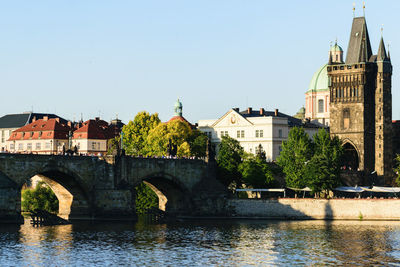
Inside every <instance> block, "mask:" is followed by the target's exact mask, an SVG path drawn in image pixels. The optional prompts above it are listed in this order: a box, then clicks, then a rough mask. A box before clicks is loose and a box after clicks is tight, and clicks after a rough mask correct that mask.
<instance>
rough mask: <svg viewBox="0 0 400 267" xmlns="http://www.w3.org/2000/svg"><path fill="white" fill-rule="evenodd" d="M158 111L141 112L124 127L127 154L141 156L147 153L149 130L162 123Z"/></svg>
mask: <svg viewBox="0 0 400 267" xmlns="http://www.w3.org/2000/svg"><path fill="white" fill-rule="evenodd" d="M160 122H161V121H160V119H159V117H158V113H154V114H150V113H148V112H147V111H141V112H139V113H138V114H137V115H136V116H135V118H134V119H133V121H129V122H128V124H126V125H125V126H124V127H123V128H122V132H123V135H124V149H125V152H126V154H127V155H133V156H139V155H145V154H146V146H147V137H148V135H149V132H150V131H151V130H152V129H154V128H156V127H157V126H158V125H159V124H160Z"/></svg>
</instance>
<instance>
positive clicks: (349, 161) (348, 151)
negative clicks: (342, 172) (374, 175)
mask: <svg viewBox="0 0 400 267" xmlns="http://www.w3.org/2000/svg"><path fill="white" fill-rule="evenodd" d="M343 149H344V153H343V161H342V166H343V167H344V168H345V169H346V170H354V171H356V170H358V169H359V166H360V153H359V150H358V149H357V146H356V145H355V144H354V143H353V142H352V141H351V140H349V139H345V140H343Z"/></svg>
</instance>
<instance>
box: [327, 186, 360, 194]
mask: <svg viewBox="0 0 400 267" xmlns="http://www.w3.org/2000/svg"><path fill="white" fill-rule="evenodd" d="M333 190H335V191H340V192H349V193H361V192H364V191H365V190H364V188H363V187H360V186H339V187H336V188H335V189H333Z"/></svg>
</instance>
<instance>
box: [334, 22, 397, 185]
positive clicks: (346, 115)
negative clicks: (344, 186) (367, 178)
mask: <svg viewBox="0 0 400 267" xmlns="http://www.w3.org/2000/svg"><path fill="white" fill-rule="evenodd" d="M334 56H335V55H333V54H332V53H330V56H329V63H328V67H327V72H328V77H329V91H330V132H331V135H336V136H339V138H341V139H342V140H343V144H344V149H345V162H344V164H345V166H346V167H347V168H348V169H352V170H355V169H359V170H363V171H365V174H366V175H368V174H370V173H373V172H374V171H376V173H377V175H378V176H381V177H384V178H386V179H390V177H391V174H392V160H393V152H392V94H391V79H392V64H391V62H390V57H389V55H387V54H386V50H385V46H384V42H383V38H381V41H380V44H379V49H378V54H377V55H373V54H372V49H371V44H370V39H369V35H368V30H367V24H366V21H365V17H356V18H354V19H353V25H352V29H351V34H350V40H349V45H348V48H347V56H346V61H345V62H341V61H340V60H336V57H334ZM389 182H390V181H388V180H386V181H385V183H389Z"/></svg>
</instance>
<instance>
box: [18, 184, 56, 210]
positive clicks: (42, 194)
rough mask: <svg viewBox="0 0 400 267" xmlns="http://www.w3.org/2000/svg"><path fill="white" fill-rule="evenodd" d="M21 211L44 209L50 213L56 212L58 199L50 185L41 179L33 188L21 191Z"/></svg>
mask: <svg viewBox="0 0 400 267" xmlns="http://www.w3.org/2000/svg"><path fill="white" fill-rule="evenodd" d="M21 206H22V210H23V211H34V210H36V209H41V210H45V211H48V212H51V213H57V212H58V199H57V197H56V195H55V194H54V192H53V191H52V190H51V189H50V187H49V186H48V185H47V184H46V183H45V182H43V181H40V182H38V183H37V184H36V187H35V188H34V189H25V190H23V191H22V202H21Z"/></svg>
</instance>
